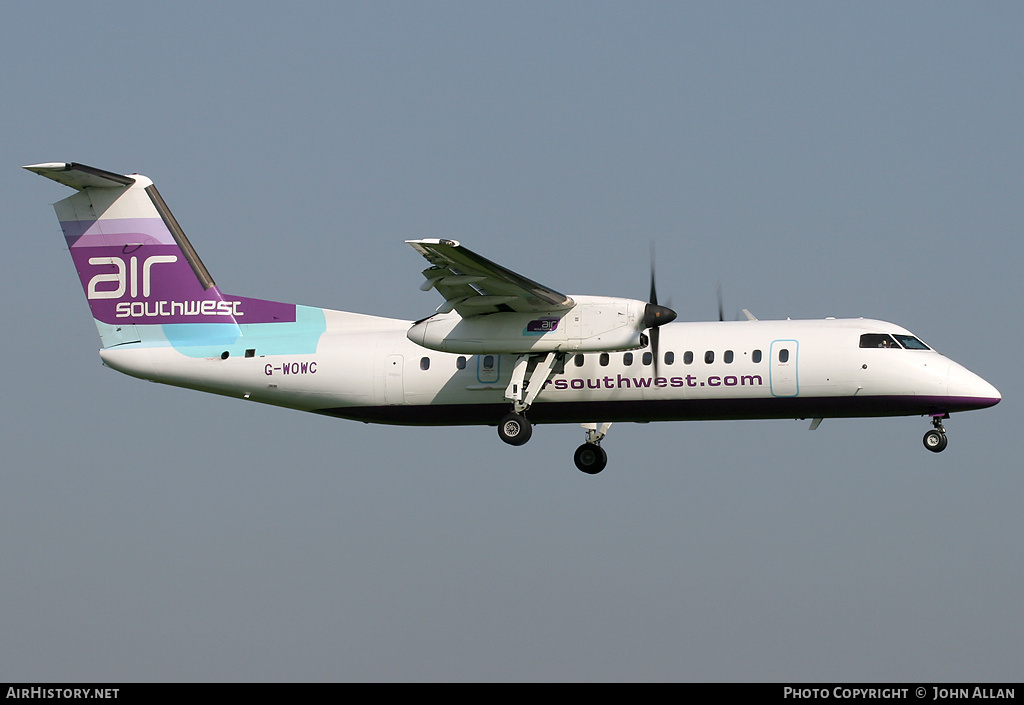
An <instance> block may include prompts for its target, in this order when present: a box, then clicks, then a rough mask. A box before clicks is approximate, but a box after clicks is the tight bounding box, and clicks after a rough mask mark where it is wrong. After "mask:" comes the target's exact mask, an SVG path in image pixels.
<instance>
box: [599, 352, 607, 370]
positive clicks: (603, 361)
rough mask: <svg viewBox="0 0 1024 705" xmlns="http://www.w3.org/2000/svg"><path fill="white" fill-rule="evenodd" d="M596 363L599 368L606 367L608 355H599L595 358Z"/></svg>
mask: <svg viewBox="0 0 1024 705" xmlns="http://www.w3.org/2000/svg"><path fill="white" fill-rule="evenodd" d="M597 361H598V362H599V363H600V364H601V367H607V366H608V353H601V357H599V358H597Z"/></svg>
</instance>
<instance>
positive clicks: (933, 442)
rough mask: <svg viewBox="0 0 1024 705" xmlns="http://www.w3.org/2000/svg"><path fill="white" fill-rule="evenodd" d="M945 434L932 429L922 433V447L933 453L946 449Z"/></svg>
mask: <svg viewBox="0 0 1024 705" xmlns="http://www.w3.org/2000/svg"><path fill="white" fill-rule="evenodd" d="M947 442H948V441H947V439H946V434H945V433H943V432H942V431H937V430H935V429H932V430H931V431H929V432H928V433H926V434H924V447H925V448H927V449H928V450H930V451H931V452H933V453H941V452H942V451H944V450H946V443H947Z"/></svg>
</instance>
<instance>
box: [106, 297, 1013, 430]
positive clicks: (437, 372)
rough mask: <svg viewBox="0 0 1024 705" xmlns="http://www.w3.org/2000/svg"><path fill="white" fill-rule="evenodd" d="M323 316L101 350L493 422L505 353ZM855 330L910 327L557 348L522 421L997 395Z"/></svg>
mask: <svg viewBox="0 0 1024 705" xmlns="http://www.w3.org/2000/svg"><path fill="white" fill-rule="evenodd" d="M324 314H325V317H326V323H327V326H326V331H325V332H324V333H322V334H321V336H320V338H319V341H318V343H317V345H316V350H315V352H312V353H309V354H296V355H276V354H268V355H265V354H262V352H261V346H264V345H265V343H266V344H267V345H268V346H269V343H270V342H272V341H270V340H269V339H264V338H263V337H261V336H257V337H248V338H243V339H242V343H244V345H243V347H244V348H245V350H246V351H249V352H246V353H245V354H241V353H239V352H237V350H236V352H234V353H230V354H228V355H227V357H226V358H223V357H222V356H206V357H195V356H190V355H189V354H188V351H187V350H184V351H183V349H182V347H181V345H180V344H179V345H178V346H177V347H172V346H170V345H167V346H156V347H154V346H148V347H144V346H135V345H121V346H117V347H113V348H108V349H105V350H102V351H101V356H102V357H103V360H104V362H105V364H107V365H108V366H110V367H112V368H114V369H117V370H119V371H121V372H125V373H127V374H130V375H133V376H136V377H141V378H145V379H149V380H153V381H156V382H162V383H166V384H172V385H176V386H182V387H189V388H193V389H199V390H202V391H207V392H214V393H218V394H224V395H228V396H237V397H241V398H246V399H249V400H252V401H257V402H262V403H267V404H274V405H278V406H284V407H289V408H294V409H300V410H304V411H313V412H318V413H324V414H330V415H334V416H340V417H345V418H352V419H358V420H363V421H373V422H381V423H399V424H425V425H435V424H436V425H454V424H490V425H493V424H495V423H496V422H497V421H498V419H499V418H501V416H502V415H503V414H504V413H506V412H507V410H508V406H509V403H508V401H507V399H506V387H507V386H508V383H509V380H510V378H511V374H512V370H513V365H514V362H515V356H514V355H488V354H478V355H459V354H453V353H445V352H438V351H435V350H429V349H426V348H424V347H422V346H420V345H417V344H416V343H413V342H411V341H410V340H409V339H408V338H407V336H406V334H407V331H408V330H409V328H410V326H411V325H412V324H411V322H409V321H401V320H395V319H387V318H377V317H372V316H363V315H359V314H351V313H344V312H339V311H324ZM865 333H883V334H907V335H909V332H908V331H906V330H905V329H903V328H901V327H899V326H896V325H893V324H890V323H886V322H884V321H875V320H867V319H838V320H837V319H826V320H816V321H808V320H785V321H737V322H697V323H672V324H668V325H665V326H663V327H662V328H661V340H660V357H661V359H660V360H658V363H657V366H655V365H654V364H653V360H651V359H650V357H651V356H650V354H649V353H648V349H646V348H645V349H639V350H635V351H632V352H611V353H587V354H584V355H576V356H570V357H568V359H567V360H566V362H565V365H564V369H563V370H560V371H558V372H556V374H554V375H553V376H552V377H551V379H550V380H549V381H548V382H547V384H546V385H545V387H544V389H543V391H541V392H540V394H539V396H538V397H537V399H536V401H535V403H534V404H533V406H532V408H531V410H530V412H529V413H530V419H531V420H532V421H534V422H540V423H544V422H553V423H555V422H579V423H586V422H603V421H653V420H688V419H701V418H716V419H729V418H735V419H740V418H805V417H807V418H824V417H833V416H897V415H915V414H932V415H940V414H945V413H949V412H952V411H959V410H966V409H974V408H982V407H985V406H991V405H993V404H995V403H996V402H998V400H999V393H998V391H997V390H996V389H995V388H994V387H992V385H990V384H988V383H987V382H986V381H985V380H983V379H982V378H981V377H979V376H977V375H975V374H974V373H972V372H970V371H969V370H967V369H965V368H964V367H962V366H961V365H959V364H957V363H956V362H953V361H952V360H950V359H948V358H946V357H944V356H943V355H941V354H939V353H937V352H935V351H933V350H928V349H903V348H888V349H883V348H865V347H860V340H861V336H862V335H863V334H865ZM207 347H209V346H207ZM235 347H236V348H237V347H238V346H237V345H236V346H235ZM269 347H272V346H269ZM268 349H269V348H268ZM227 352H229V351H227ZM207 355H209V353H207ZM246 355H250V356H246Z"/></svg>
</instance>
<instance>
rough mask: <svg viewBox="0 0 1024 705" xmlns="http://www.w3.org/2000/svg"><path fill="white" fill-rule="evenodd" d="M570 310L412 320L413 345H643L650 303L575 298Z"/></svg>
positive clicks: (524, 348) (495, 349) (510, 348)
mask: <svg viewBox="0 0 1024 705" xmlns="http://www.w3.org/2000/svg"><path fill="white" fill-rule="evenodd" d="M572 298H573V300H575V301H576V305H575V306H574V307H573V308H571V309H569V310H567V311H558V312H552V313H546V314H536V313H515V312H506V313H491V314H486V315H480V316H470V317H468V318H463V317H461V316H460V315H459V314H457V313H455V312H454V311H453V312H451V313H444V314H437V315H434V316H431V317H430V318H427V319H424V320H422V321H420V322H418V323H415V324H413V326H412V327H411V328H410V329H409V332H408V333H407V334H406V335H407V336H408V337H409V340H411V341H412V342H414V343H417V344H418V345H422V346H423V347H425V348H430V349H431V350H440V351H441V352H452V353H463V354H467V355H479V354H485V353H487V354H513V353H543V352H552V351H557V352H603V351H609V352H610V351H615V350H634V349H636V348H639V347H642V346H643V341H642V340H641V335H642V333H643V331H644V328H645V327H646V326H645V322H644V313H645V310H646V307H647V304H646V303H645V302H643V301H637V300H635V299H616V298H609V297H603V296H574V297H572Z"/></svg>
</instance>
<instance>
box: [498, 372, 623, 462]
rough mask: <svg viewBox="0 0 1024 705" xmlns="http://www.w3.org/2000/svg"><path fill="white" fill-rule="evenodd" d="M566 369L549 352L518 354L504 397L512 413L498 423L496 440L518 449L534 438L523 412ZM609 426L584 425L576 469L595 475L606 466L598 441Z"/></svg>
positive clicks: (604, 455)
mask: <svg viewBox="0 0 1024 705" xmlns="http://www.w3.org/2000/svg"><path fill="white" fill-rule="evenodd" d="M564 369H565V356H564V355H562V354H559V353H555V352H551V353H548V354H547V355H543V356H542V355H520V356H519V357H518V358H516V365H515V368H514V369H513V370H512V379H511V381H510V382H509V383H508V387H507V388H506V389H505V398H506V399H508V400H509V401H511V402H512V412H511V413H509V414H506V415H505V416H504V417H502V419H501V421H499V422H498V437H499V438H501V440H503V441H504V442H505V443H508V444H509V445H512V446H521V445H523V444H524V443H526V442H527V441H528V440H530V437H531V436H532V435H533V425H532V424H531V423H530V422H529V421H528V420H527V419H526V411H527V410H528V409H529V408H530V406H531V405H532V404H533V402H534V400H535V399H536V398H537V395H538V394H540V392H541V390H542V389H543V388H544V385H545V384H547V382H548V380H550V379H551V377H552V376H553V375H555V374H557V373H560V372H562V371H563V370H564ZM610 427H611V424H610V423H605V424H601V425H600V427H599V426H598V425H597V424H596V423H591V424H583V428H584V430H586V432H587V441H586V443H584V444H583V445H581V446H580V447H579V448H577V449H576V453H575V454H573V458H572V459H573V462H574V463H576V467H577V468H579V469H580V470H581V471H583V472H585V473H587V474H588V475H596V474H597V473H599V472H601V471H602V470H604V468H605V466H606V465H607V464H608V454H607V453H605V452H604V449H603V448H601V439H602V438H604V437H605V434H607V433H608V429H609V428H610Z"/></svg>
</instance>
